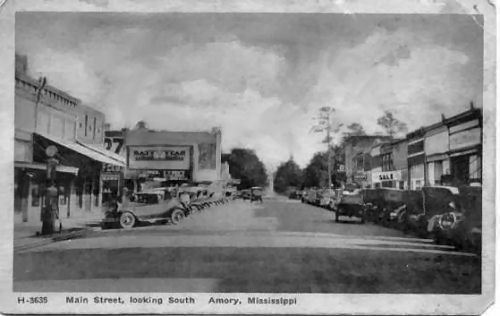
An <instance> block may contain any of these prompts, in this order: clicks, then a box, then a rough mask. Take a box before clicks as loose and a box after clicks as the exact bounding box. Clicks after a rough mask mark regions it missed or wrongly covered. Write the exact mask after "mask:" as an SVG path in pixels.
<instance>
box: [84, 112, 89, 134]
mask: <svg viewBox="0 0 500 316" xmlns="http://www.w3.org/2000/svg"><path fill="white" fill-rule="evenodd" d="M88 123H89V116H88V115H87V114H85V136H87V126H88Z"/></svg>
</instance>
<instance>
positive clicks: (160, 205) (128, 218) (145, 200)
mask: <svg viewBox="0 0 500 316" xmlns="http://www.w3.org/2000/svg"><path fill="white" fill-rule="evenodd" d="M183 200H184V199H183V194H182V193H180V194H179V193H178V192H175V191H171V190H169V189H168V188H157V189H153V190H150V191H146V192H139V193H135V194H133V195H132V196H131V197H130V200H129V199H128V198H126V200H125V201H122V203H116V207H114V208H112V209H111V210H110V211H108V212H106V214H105V217H104V219H103V220H102V222H101V227H102V228H104V229H105V228H111V227H115V226H117V225H118V226H119V227H121V228H125V229H130V228H132V227H134V226H136V225H137V224H138V223H139V222H149V223H157V222H160V223H167V222H171V223H173V224H178V223H180V222H181V221H182V220H183V219H184V218H185V217H186V216H187V215H189V212H190V210H189V207H188V205H187V204H186V202H185V201H183Z"/></svg>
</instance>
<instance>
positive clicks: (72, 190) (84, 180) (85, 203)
mask: <svg viewBox="0 0 500 316" xmlns="http://www.w3.org/2000/svg"><path fill="white" fill-rule="evenodd" d="M27 70H28V63H27V58H26V57H25V56H17V55H16V75H15V122H14V125H15V146H14V149H15V150H14V214H15V221H16V222H19V223H23V222H29V223H31V222H34V223H38V222H40V220H41V211H42V208H43V206H44V203H45V201H44V196H45V195H44V192H45V191H46V190H45V189H46V187H47V186H48V185H49V181H48V176H47V173H48V172H47V170H48V167H47V166H48V159H49V156H48V154H47V150H48V148H51V149H55V151H56V154H55V156H54V157H53V158H55V161H57V166H56V169H55V170H56V176H55V179H56V180H55V181H56V187H57V191H58V206H59V216H60V218H61V219H64V218H72V217H79V216H84V217H85V216H89V215H91V214H94V215H97V216H99V215H102V214H101V212H102V211H103V210H105V207H106V205H107V203H108V202H110V201H112V200H114V199H116V198H117V197H118V196H119V195H120V194H121V192H122V189H123V187H128V188H129V189H130V190H132V191H141V190H143V189H144V188H145V187H146V186H147V185H148V183H149V182H152V181H155V182H157V183H161V184H162V185H177V186H178V185H182V184H184V183H210V184H212V185H216V186H217V185H219V186H222V181H221V180H220V179H226V181H225V182H226V183H227V182H228V181H227V179H230V176H229V171H228V168H227V166H223V165H222V164H221V131H220V130H219V129H216V128H214V129H213V130H212V131H210V132H170V131H153V130H149V129H147V128H145V124H144V123H143V122H140V124H138V125H137V127H136V128H134V129H132V130H128V129H124V130H119V131H109V127H108V126H107V124H106V123H105V116H104V113H102V112H100V111H98V110H96V109H93V108H92V107H90V106H87V105H85V104H83V103H82V101H81V100H79V99H77V98H74V97H72V96H71V95H69V94H67V93H65V92H63V91H61V90H59V89H57V88H55V87H53V86H51V85H49V84H48V83H47V79H45V78H41V79H40V80H35V79H33V78H32V77H30V76H29V75H28V71H27Z"/></svg>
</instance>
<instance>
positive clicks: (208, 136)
mask: <svg viewBox="0 0 500 316" xmlns="http://www.w3.org/2000/svg"><path fill="white" fill-rule="evenodd" d="M124 137H125V148H126V149H125V150H126V157H127V159H126V161H127V168H126V169H125V170H124V172H123V178H124V186H125V187H127V188H128V189H130V190H133V191H141V190H143V188H145V187H148V186H149V183H150V182H159V183H161V185H164V186H178V185H182V184H184V183H200V182H207V183H212V182H217V181H220V179H221V148H220V141H221V135H220V131H219V130H214V131H212V132H167V131H152V130H148V129H145V128H139V129H135V130H130V131H125V132H124Z"/></svg>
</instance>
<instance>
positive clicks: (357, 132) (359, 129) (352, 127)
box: [344, 123, 366, 136]
mask: <svg viewBox="0 0 500 316" xmlns="http://www.w3.org/2000/svg"><path fill="white" fill-rule="evenodd" d="M344 135H346V136H363V135H366V132H365V129H364V127H363V125H361V124H359V123H352V124H349V125H348V126H347V132H345V133H344Z"/></svg>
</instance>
